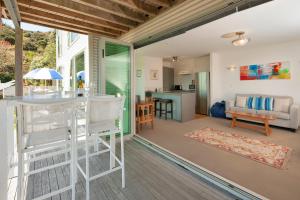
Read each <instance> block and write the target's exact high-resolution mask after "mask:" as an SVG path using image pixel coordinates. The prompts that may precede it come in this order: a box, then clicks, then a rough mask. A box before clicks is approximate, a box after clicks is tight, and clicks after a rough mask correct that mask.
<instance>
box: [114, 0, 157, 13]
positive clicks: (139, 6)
mask: <svg viewBox="0 0 300 200" xmlns="http://www.w3.org/2000/svg"><path fill="white" fill-rule="evenodd" d="M111 1H113V2H115V3H118V4H121V5H123V6H127V7H128V8H131V9H134V10H136V11H139V12H141V13H144V14H147V15H149V16H150V17H154V16H156V15H157V14H158V9H157V7H155V6H152V5H148V4H146V3H144V2H142V1H140V0H111Z"/></svg>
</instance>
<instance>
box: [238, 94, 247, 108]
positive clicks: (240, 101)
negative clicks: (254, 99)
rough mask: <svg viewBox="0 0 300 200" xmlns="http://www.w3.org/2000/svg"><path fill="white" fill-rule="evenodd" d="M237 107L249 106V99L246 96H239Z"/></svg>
mask: <svg viewBox="0 0 300 200" xmlns="http://www.w3.org/2000/svg"><path fill="white" fill-rule="evenodd" d="M235 105H236V106H237V107H241V108H245V107H246V106H247V97H245V96H237V97H236V104H235Z"/></svg>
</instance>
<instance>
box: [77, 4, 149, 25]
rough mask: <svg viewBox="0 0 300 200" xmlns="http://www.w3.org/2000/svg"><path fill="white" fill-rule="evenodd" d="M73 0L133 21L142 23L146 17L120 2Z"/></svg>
mask: <svg viewBox="0 0 300 200" xmlns="http://www.w3.org/2000/svg"><path fill="white" fill-rule="evenodd" d="M72 1H74V2H77V3H80V4H82V5H85V6H89V7H92V8H95V9H98V10H102V11H105V12H108V13H111V14H113V15H117V16H120V17H124V18H127V19H131V20H133V21H136V22H139V23H142V22H145V21H146V20H147V19H148V17H146V16H145V15H143V14H141V13H138V12H135V11H133V10H132V9H129V8H128V7H125V6H123V5H121V4H117V3H114V2H112V1H107V0H93V1H91V0H72Z"/></svg>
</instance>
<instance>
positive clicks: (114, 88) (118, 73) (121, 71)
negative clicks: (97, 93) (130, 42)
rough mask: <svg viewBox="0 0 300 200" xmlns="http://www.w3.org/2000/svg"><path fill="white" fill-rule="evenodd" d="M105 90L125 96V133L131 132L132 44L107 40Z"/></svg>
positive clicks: (109, 93) (108, 92) (107, 92)
mask: <svg viewBox="0 0 300 200" xmlns="http://www.w3.org/2000/svg"><path fill="white" fill-rule="evenodd" d="M104 62H105V70H104V71H105V92H106V94H108V95H122V96H125V97H126V99H125V111H124V134H130V133H131V50H130V46H127V45H122V44H117V43H113V42H105V61H104Z"/></svg>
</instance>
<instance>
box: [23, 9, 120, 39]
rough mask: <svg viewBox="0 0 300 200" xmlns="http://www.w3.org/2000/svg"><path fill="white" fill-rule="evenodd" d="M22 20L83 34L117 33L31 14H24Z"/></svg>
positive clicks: (109, 35) (104, 34)
mask: <svg viewBox="0 0 300 200" xmlns="http://www.w3.org/2000/svg"><path fill="white" fill-rule="evenodd" d="M22 21H23V22H27V23H32V24H38V25H42V26H45V25H46V26H48V27H51V28H55V29H60V30H67V31H71V32H76V33H83V34H88V33H92V32H93V33H96V34H99V35H103V36H107V37H111V38H116V36H115V35H111V34H108V33H103V32H101V31H90V30H88V29H84V28H78V27H76V26H71V25H67V26H66V25H65V24H62V23H57V22H53V21H51V20H46V19H39V18H33V17H31V16H29V15H26V14H25V15H24V14H23V15H22Z"/></svg>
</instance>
